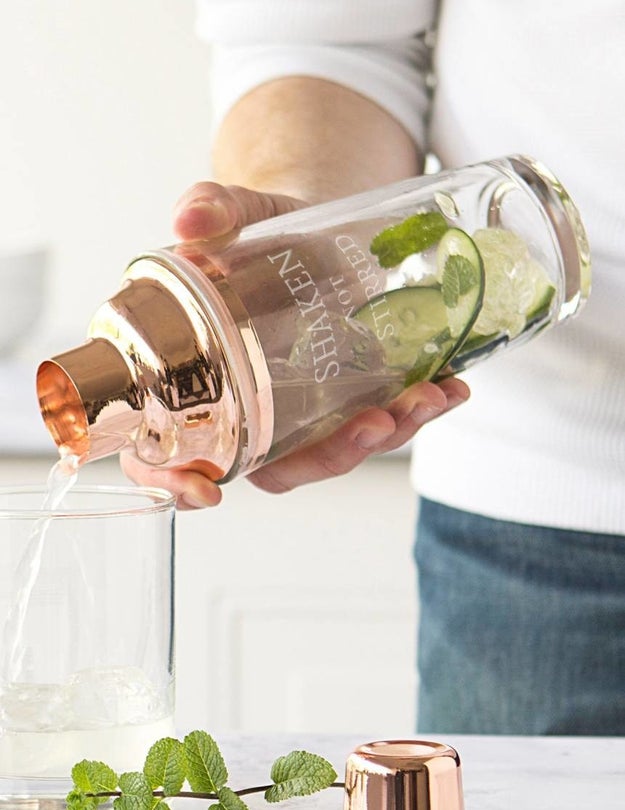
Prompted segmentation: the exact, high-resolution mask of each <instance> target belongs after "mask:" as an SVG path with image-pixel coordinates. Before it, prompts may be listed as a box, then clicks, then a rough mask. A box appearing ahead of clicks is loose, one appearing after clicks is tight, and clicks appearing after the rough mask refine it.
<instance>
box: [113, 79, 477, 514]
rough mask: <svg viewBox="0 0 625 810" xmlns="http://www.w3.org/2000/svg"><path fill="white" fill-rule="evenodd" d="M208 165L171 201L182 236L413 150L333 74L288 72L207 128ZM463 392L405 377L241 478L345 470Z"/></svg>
mask: <svg viewBox="0 0 625 810" xmlns="http://www.w3.org/2000/svg"><path fill="white" fill-rule="evenodd" d="M213 163H214V176H215V179H216V181H218V183H198V184H196V185H195V186H193V187H192V188H191V189H189V190H188V191H187V192H186V193H185V195H183V197H182V199H181V200H180V202H179V204H178V206H177V209H176V213H175V223H174V224H175V229H176V233H177V235H178V236H179V237H180V238H181V239H183V240H184V239H198V238H206V237H211V236H215V235H218V234H221V233H224V232H227V231H229V230H231V229H233V228H236V227H242V226H244V225H246V224H249V223H251V222H254V221H257V220H259V219H264V218H267V217H269V216H274V215H277V214H280V213H284V212H286V211H289V210H292V209H293V208H296V207H301V206H302V205H305V204H311V203H316V202H321V201H324V200H328V199H333V198H336V197H341V196H345V195H348V194H351V193H355V192H358V191H362V190H365V189H369V188H373V187H376V186H381V185H384V184H386V183H390V182H393V181H395V180H399V179H401V178H404V177H409V176H413V175H415V174H418V173H419V172H420V170H421V166H422V158H421V155H420V154H419V153H418V150H417V148H416V146H415V144H414V142H413V141H412V139H411V137H410V136H409V135H408V133H407V132H406V131H405V130H404V128H403V127H402V126H401V125H400V124H399V123H398V122H397V121H396V120H395V119H394V118H393V117H392V116H391V115H390V114H389V113H388V112H386V111H385V110H383V109H382V108H381V107H380V106H378V105H377V104H376V103H374V102H372V101H370V100H368V99H367V98H365V97H364V96H361V95H359V94H358V93H356V92H354V91H352V90H350V89H348V88H346V87H343V86H341V85H339V84H335V83H332V82H329V81H325V80H321V79H315V78H309V77H292V78H281V79H277V80H275V81H271V82H267V83H265V84H262V85H260V86H258V87H257V88H255V89H254V90H252V91H250V92H249V93H247V94H246V95H245V96H243V97H242V98H241V99H240V100H239V101H238V102H237V103H236V104H235V105H234V106H233V107H232V109H231V110H230V112H229V113H228V114H227V115H226V116H225V118H224V120H223V122H222V124H221V126H220V129H219V131H218V133H217V136H216V138H215V142H214V152H213ZM254 192H255V193H254ZM468 393H469V392H468V388H467V386H466V385H465V384H464V383H463V382H461V381H460V380H458V379H448V380H445V381H443V382H441V383H440V384H437V385H435V384H434V383H419V384H417V385H413V386H411V387H410V388H408V389H406V391H404V392H403V393H402V394H401V395H400V396H399V397H397V398H396V399H395V400H394V401H393V402H392V403H391V404H390V405H389V406H388V407H387V408H386V409H381V408H370V409H368V410H366V411H364V412H363V413H361V414H358V415H357V416H356V417H354V418H353V419H351V420H349V421H348V422H347V423H346V424H344V425H343V426H342V427H340V428H339V429H338V430H337V431H336V432H335V433H333V434H332V435H331V436H329V437H328V438H327V439H324V440H322V441H320V442H318V443H316V444H314V445H312V446H309V447H305V448H303V449H301V450H299V451H296V452H295V453H292V454H291V455H289V456H287V457H285V458H281V459H278V460H276V461H274V462H272V463H270V464H268V465H266V466H265V467H262V468H261V469H259V470H256V471H255V472H253V473H251V474H250V475H249V476H248V477H249V479H250V480H251V481H252V482H253V483H254V484H255V485H257V486H259V487H260V488H262V489H264V490H266V491H268V492H285V491H288V490H290V489H293V488H294V487H296V486H299V485H302V484H306V483H311V482H313V481H319V480H322V479H325V478H330V477H332V476H335V475H341V474H343V473H346V472H349V471H350V470H352V469H353V468H354V467H356V466H357V465H358V464H360V463H361V462H362V461H364V459H366V458H367V457H368V456H370V455H372V454H374V453H381V452H386V451H387V450H391V449H394V448H396V447H399V446H401V445H402V444H404V443H405V442H407V441H409V440H410V439H411V438H412V436H413V435H414V434H415V433H416V431H417V430H418V429H419V428H420V427H421V426H422V425H423V424H425V423H426V422H427V421H429V420H430V419H432V418H434V417H436V416H438V415H439V414H441V413H443V412H444V411H446V410H449V409H450V408H452V407H454V406H455V405H457V404H459V403H460V402H462V401H464V400H465V399H466V398H467V397H468ZM123 465H124V469H125V471H126V472H127V474H128V475H129V476H130V477H131V478H134V480H136V481H138V482H140V483H151V484H158V485H160V486H165V487H167V488H168V489H170V490H171V491H173V492H174V493H176V494H177V495H178V496H179V497H178V503H179V506H180V507H182V508H184V507H185V506H186V507H191V508H193V507H200V506H208V505H214V504H216V503H218V502H219V500H220V499H221V493H220V490H219V487H218V486H217V485H216V484H215V483H214V482H212V481H209V480H208V479H207V478H205V477H203V476H202V475H201V474H200V473H198V472H193V471H189V470H186V471H183V470H158V469H156V468H149V467H145V466H144V465H142V464H141V463H140V462H138V461H137V460H136V459H134V458H132V457H125V458H124V459H123Z"/></svg>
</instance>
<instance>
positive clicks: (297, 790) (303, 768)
mask: <svg viewBox="0 0 625 810" xmlns="http://www.w3.org/2000/svg"><path fill="white" fill-rule="evenodd" d="M271 778H272V779H273V781H274V782H275V783H276V784H275V785H272V787H270V788H268V790H266V791H265V800H266V801H268V802H281V801H283V800H284V799H290V798H292V797H293V796H309V795H310V794H311V793H316V792H317V791H318V790H323V789H324V788H327V787H330V785H331V784H332V783H333V782H334V780H335V779H336V771H335V770H334V768H333V767H332V765H331V764H330V763H329V762H328V761H327V760H326V759H324V758H323V757H320V756H318V755H317V754H309V753H308V751H291V753H290V754H287V755H286V756H284V757H278V759H277V760H276V761H275V762H274V763H273V766H272V768H271Z"/></svg>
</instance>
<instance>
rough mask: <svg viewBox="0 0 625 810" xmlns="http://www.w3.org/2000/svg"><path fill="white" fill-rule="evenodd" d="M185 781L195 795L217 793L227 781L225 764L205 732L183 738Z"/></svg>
mask: <svg viewBox="0 0 625 810" xmlns="http://www.w3.org/2000/svg"><path fill="white" fill-rule="evenodd" d="M184 753H185V756H186V760H187V781H188V782H189V784H190V785H191V789H192V790H194V791H196V792H197V793H217V791H218V790H219V788H222V787H223V786H224V785H225V784H226V782H227V781H228V770H227V769H226V763H225V762H224V759H223V757H222V755H221V751H220V750H219V748H218V747H217V743H216V742H215V740H214V739H213V738H212V737H211V736H210V734H207V733H206V732H205V731H192V732H191V733H190V734H187V736H186V737H185V738H184Z"/></svg>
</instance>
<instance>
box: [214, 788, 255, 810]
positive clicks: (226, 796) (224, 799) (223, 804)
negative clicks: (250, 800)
mask: <svg viewBox="0 0 625 810" xmlns="http://www.w3.org/2000/svg"><path fill="white" fill-rule="evenodd" d="M217 797H218V799H219V802H218V804H215V805H213V808H219V810H248V806H247V805H246V804H245V802H244V801H243V799H241V797H240V796H237V794H236V793H235V792H234V790H231V789H230V788H229V787H222V788H220V789H219V790H218V791H217Z"/></svg>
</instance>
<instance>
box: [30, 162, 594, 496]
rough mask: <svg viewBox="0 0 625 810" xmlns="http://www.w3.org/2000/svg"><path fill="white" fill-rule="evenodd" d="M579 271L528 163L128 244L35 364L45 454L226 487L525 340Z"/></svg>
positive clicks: (560, 214)
mask: <svg viewBox="0 0 625 810" xmlns="http://www.w3.org/2000/svg"><path fill="white" fill-rule="evenodd" d="M589 279H590V263H589V255H588V245H587V240H586V235H585V232H584V228H583V225H582V223H581V220H580V217H579V214H578V212H577V209H576V208H575V206H574V204H573V203H572V201H571V200H570V198H569V196H568V194H567V193H566V191H565V190H564V188H563V187H562V186H561V184H560V183H559V182H558V180H557V179H556V178H555V177H554V176H553V175H552V174H551V173H550V171H549V170H548V169H546V168H545V167H544V166H542V165H541V164H539V163H538V162H537V161H535V160H533V159H532V158H527V157H522V156H513V157H508V158H504V159H499V160H493V161H489V162H486V163H482V164H477V165H474V166H469V167H464V168H462V169H455V170H449V171H444V172H441V173H439V174H436V175H429V176H424V177H419V178H415V179H410V180H406V181H402V182H400V183H397V184H394V185H391V186H387V187H384V188H379V189H375V190H373V191H370V192H365V193H362V194H359V195H355V196H353V197H349V198H346V199H342V200H338V201H334V202H330V203H325V204H323V205H318V206H313V207H311V208H308V209H303V210H301V211H297V212H294V213H290V214H286V215H283V216H280V217H276V218H274V219H270V220H265V221H263V222H260V223H257V224H255V225H251V226H249V227H246V228H244V229H242V230H241V231H240V232H238V233H233V234H230V235H228V236H227V237H224V238H221V239H216V240H209V241H197V242H188V243H183V244H179V245H175V246H172V247H168V248H164V249H159V250H154V251H150V252H146V253H144V254H142V255H140V256H138V257H137V258H135V259H134V260H133V261H132V262H131V263H130V265H129V267H128V269H127V270H126V272H125V274H124V275H123V278H122V282H121V286H120V289H119V290H118V291H117V292H116V293H115V294H114V295H113V297H112V298H111V299H110V300H109V301H107V302H106V303H104V304H103V305H102V306H101V307H100V308H99V309H98V311H97V312H96V314H95V315H94V317H93V319H92V320H91V323H90V325H89V329H88V339H87V341H86V342H85V343H84V344H83V345H81V346H79V347H77V348H73V349H70V350H69V351H67V352H64V353H63V354H59V355H57V356H55V357H53V358H51V359H49V360H46V361H44V362H43V363H42V364H41V365H40V367H39V369H38V373H37V392H38V397H39V402H40V408H41V412H42V415H43V419H44V421H45V424H46V425H47V427H48V429H49V431H50V433H51V435H52V437H53V439H54V441H55V443H56V444H57V446H58V447H59V448H60V450H61V452H62V453H72V454H74V455H77V456H79V457H80V458H81V459H82V460H83V461H88V460H92V459H97V458H100V457H103V456H107V455H110V454H113V453H118V452H120V451H122V450H125V451H131V452H134V453H135V454H136V455H137V456H138V457H139V458H140V459H142V460H143V461H145V462H147V463H148V464H152V465H163V466H182V465H185V466H187V467H191V468H195V469H199V470H202V471H204V472H205V473H206V474H207V475H209V476H210V477H211V478H212V479H214V480H216V481H219V482H225V481H228V480H230V479H232V478H234V477H236V476H237V475H242V474H245V473H248V472H250V471H252V470H254V469H256V468H257V467H259V466H261V465H262V464H264V463H266V462H267V461H269V460H272V459H275V458H277V457H279V456H282V455H285V454H287V453H289V452H291V451H292V450H294V449H295V448H299V447H302V446H303V445H305V444H307V443H311V442H313V441H315V440H317V439H319V438H321V437H323V436H326V435H328V434H329V433H330V432H331V431H332V430H333V429H335V428H336V426H338V425H339V424H340V423H341V422H343V421H344V420H346V419H347V418H349V417H350V416H352V415H354V414H355V413H357V412H358V411H360V410H362V409H364V408H366V407H369V406H372V405H373V406H375V405H378V406H384V405H386V404H388V403H389V402H390V401H391V400H392V399H393V398H394V397H396V396H397V395H398V394H399V393H400V392H401V391H402V389H403V388H404V387H405V386H406V385H408V384H410V383H412V382H414V381H417V380H424V379H434V380H436V379H440V378H441V377H443V376H445V375H450V374H455V373H457V372H459V371H462V370H463V369H465V368H467V367H468V366H470V365H471V364H472V363H474V362H477V361H479V360H482V359H484V358H486V357H488V356H490V355H491V354H492V353H493V352H496V351H500V350H501V349H503V348H505V347H508V346H511V345H515V344H520V343H523V342H525V341H526V340H528V339H530V338H531V337H533V336H534V335H536V334H537V333H538V332H540V331H542V330H543V329H545V328H546V327H548V326H551V325H554V324H556V323H558V322H559V321H561V320H563V319H565V318H568V317H569V316H571V315H573V314H574V313H576V312H577V311H578V310H579V308H580V307H581V305H582V304H583V302H584V301H585V299H586V297H587V295H588V292H589Z"/></svg>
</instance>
